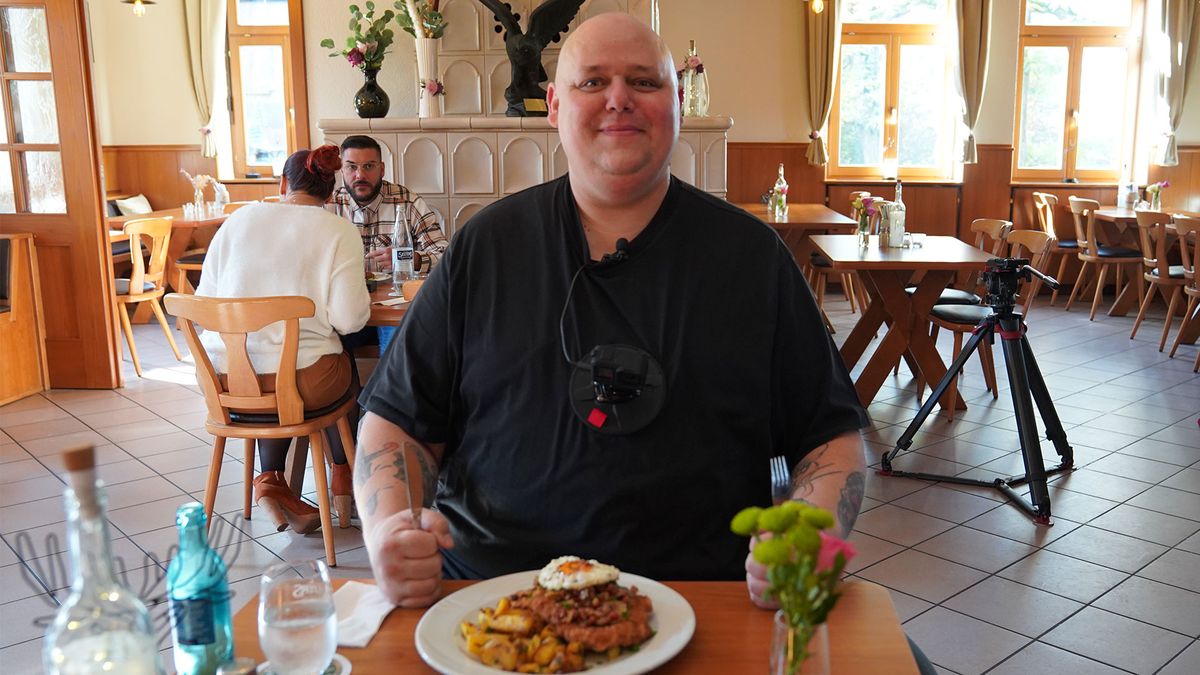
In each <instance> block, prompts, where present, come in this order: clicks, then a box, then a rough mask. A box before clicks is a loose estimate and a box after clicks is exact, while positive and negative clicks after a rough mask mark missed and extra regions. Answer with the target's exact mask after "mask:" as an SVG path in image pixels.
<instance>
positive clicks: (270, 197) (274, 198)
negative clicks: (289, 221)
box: [262, 195, 282, 202]
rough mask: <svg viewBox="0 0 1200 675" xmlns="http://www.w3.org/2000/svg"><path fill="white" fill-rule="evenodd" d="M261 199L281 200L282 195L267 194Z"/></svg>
mask: <svg viewBox="0 0 1200 675" xmlns="http://www.w3.org/2000/svg"><path fill="white" fill-rule="evenodd" d="M262 200H263V201H264V202H279V201H281V200H282V197H281V195H267V196H266V197H263V198H262Z"/></svg>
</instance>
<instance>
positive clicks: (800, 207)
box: [734, 203, 857, 265]
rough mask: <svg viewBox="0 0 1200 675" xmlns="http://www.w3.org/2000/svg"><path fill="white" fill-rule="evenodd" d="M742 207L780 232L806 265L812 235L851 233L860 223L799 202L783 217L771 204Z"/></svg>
mask: <svg viewBox="0 0 1200 675" xmlns="http://www.w3.org/2000/svg"><path fill="white" fill-rule="evenodd" d="M734 206H737V207H738V208H740V209H742V210H744V211H746V212H748V213H749V214H750V215H752V216H754V217H755V218H758V219H759V220H761V221H763V222H764V223H766V224H768V225H770V226H771V227H772V228H774V229H775V231H776V232H778V233H779V236H780V238H781V239H783V243H784V244H787V247H788V249H789V250H790V251H791V252H792V255H794V256H795V257H796V262H798V263H800V264H801V265H804V264H806V263H807V262H808V258H809V255H810V254H811V253H812V244H811V243H810V242H809V240H808V238H809V235H812V234H818V233H827V232H849V231H850V230H851V229H853V228H854V227H855V226H856V225H857V223H855V221H854V219H853V218H850V217H849V216H846V215H844V214H841V213H838V212H837V211H834V210H833V209H831V208H829V207H828V206H825V205H824V204H816V203H798V204H788V207H787V209H785V210H784V212H783V214H782V215H780V214H772V213H770V212H768V210H767V205H766V204H762V203H739V204H735V205H734Z"/></svg>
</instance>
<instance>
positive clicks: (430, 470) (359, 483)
mask: <svg viewBox="0 0 1200 675" xmlns="http://www.w3.org/2000/svg"><path fill="white" fill-rule="evenodd" d="M404 442H405V443H409V441H404ZM413 445H414V446H415V447H416V449H417V453H416V454H417V459H418V462H419V463H420V466H419V467H418V470H419V471H420V472H421V476H420V480H421V482H422V486H423V488H424V490H423V494H424V495H426V496H425V500H424V501H425V504H423V505H422V506H429V505H431V504H432V502H433V495H434V491H435V490H436V489H437V466H436V465H435V464H434V462H433V459H432V457H431V456H430V454H429V452H428V451H427V450H425V448H423V447H421V446H420V445H419V444H413ZM388 457H390V458H391V460H392V461H391V462H390V463H389V462H386V461H382V462H381V461H377V460H380V459H386V458H388ZM355 465H356V466H355V467H354V484H355V486H356V487H359V488H364V487H365V486H366V484H367V483H368V482H369V481H370V480H371V477H372V476H374V475H375V474H376V473H378V472H379V471H382V470H384V469H386V468H387V467H388V466H391V467H392V471H393V473H392V478H393V479H395V480H396V481H398V482H400V483H404V482H405V481H406V480H407V476H405V473H404V454H403V453H402V452H400V445H399V444H398V443H385V444H384V445H383V447H381V448H380V449H378V450H374V451H370V452H360V453H359V454H358V458H357V460H356V461H355ZM395 487H396V486H395V485H385V486H383V487H380V488H378V489H376V490H375V491H374V492H372V493H371V494H370V495H369V496H368V497H367V499H366V502H365V503H364V504H363V508H364V509H365V510H366V513H367V515H368V516H373V515H375V512H376V510H378V508H379V493H381V492H383V491H384V490H391V489H394V488H395Z"/></svg>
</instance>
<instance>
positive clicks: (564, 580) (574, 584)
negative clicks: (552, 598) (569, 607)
mask: <svg viewBox="0 0 1200 675" xmlns="http://www.w3.org/2000/svg"><path fill="white" fill-rule="evenodd" d="M620 574H621V570H619V569H617V568H616V567H613V566H612V565H605V564H604V563H602V562H597V561H595V560H584V559H582V558H580V557H578V556H573V555H566V556H562V557H561V558H555V559H554V560H551V561H550V563H549V564H548V565H546V566H545V567H543V568H542V571H541V572H539V573H538V585H539V586H541V587H542V588H545V589H546V590H550V591H561V590H574V589H579V588H591V587H592V586H599V585H601V584H607V583H609V582H610V581H616V580H617V577H618V576H620Z"/></svg>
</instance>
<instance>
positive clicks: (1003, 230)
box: [904, 218, 1012, 305]
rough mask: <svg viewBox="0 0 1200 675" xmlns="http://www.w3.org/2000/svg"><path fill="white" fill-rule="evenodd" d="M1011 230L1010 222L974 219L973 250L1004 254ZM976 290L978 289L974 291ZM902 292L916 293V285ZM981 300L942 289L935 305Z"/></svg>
mask: <svg viewBox="0 0 1200 675" xmlns="http://www.w3.org/2000/svg"><path fill="white" fill-rule="evenodd" d="M1010 230H1012V221H1009V220H997V219H995V218H976V219H975V220H973V221H971V231H972V232H974V233H975V248H977V249H979V250H980V251H984V252H985V253H990V254H991V255H993V256H1000V255H1003V254H1004V238H1005V236H1007V235H1008V233H1009V231H1010ZM988 239H991V240H992V247H991V248H990V249H989V248H987V240H988ZM976 290H978V289H976ZM904 292H905V293H908V294H909V295H912V294H913V293H916V292H917V286H916V284H909V285H908V286H905V288H904ZM981 302H983V298H981V297H979V294H978V293H976V292H973V291H968V290H963V289H959V288H945V289H942V294H941V295H939V296H938V300H937V303H936V304H939V305H978V304H979V303H981Z"/></svg>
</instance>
